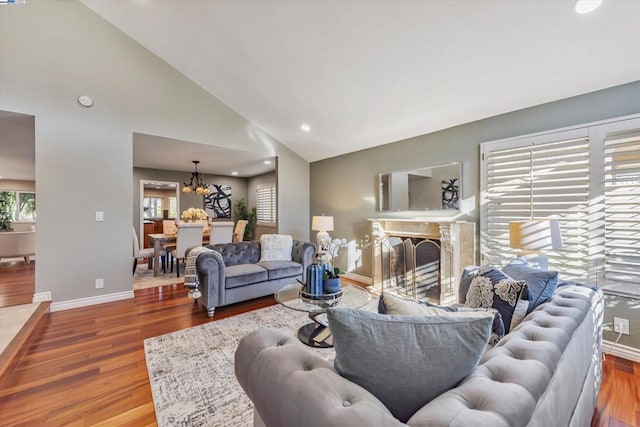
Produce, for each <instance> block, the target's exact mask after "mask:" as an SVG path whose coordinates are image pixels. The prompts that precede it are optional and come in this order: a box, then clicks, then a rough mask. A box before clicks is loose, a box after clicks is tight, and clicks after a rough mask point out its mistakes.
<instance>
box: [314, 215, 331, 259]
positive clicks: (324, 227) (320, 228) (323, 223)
mask: <svg viewBox="0 0 640 427" xmlns="http://www.w3.org/2000/svg"><path fill="white" fill-rule="evenodd" d="M311 229H312V230H313V231H317V232H318V234H317V235H316V243H317V245H318V248H317V251H318V252H324V251H326V250H327V248H328V247H329V244H330V243H331V236H329V233H327V231H333V217H332V216H324V215H322V216H314V217H313V219H312V220H311Z"/></svg>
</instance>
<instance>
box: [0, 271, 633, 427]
mask: <svg viewBox="0 0 640 427" xmlns="http://www.w3.org/2000/svg"><path fill="white" fill-rule="evenodd" d="M0 280H2V275H0ZM0 289H3V287H2V286H0ZM186 293H187V292H186V290H185V289H184V288H183V287H182V285H170V286H163V287H160V288H152V289H144V290H140V291H135V298H134V299H132V300H126V301H118V302H114V303H109V304H101V305H96V306H92V307H86V308H80V309H74V310H67V311H60V312H54V313H51V314H49V315H47V316H46V319H45V321H44V325H43V326H42V328H41V329H40V330H39V332H38V334H37V336H36V338H35V340H34V342H33V343H32V345H31V347H30V348H29V350H28V351H27V353H26V355H25V356H24V358H23V360H22V361H21V362H20V363H19V364H18V366H17V368H16V369H15V371H14V372H13V374H12V375H11V376H10V377H9V378H8V380H7V381H6V382H5V383H4V384H1V385H0V414H2V419H1V420H0V425H11V426H13V425H16V426H34V425H37V426H40V425H51V426H58V425H59V426H62V425H64V426H87V425H105V426H113V425H131V426H147V425H149V426H153V425H156V421H155V412H154V408H153V401H152V398H151V390H150V387H149V379H148V376H147V370H146V365H145V359H144V350H143V340H144V339H146V338H149V337H153V336H157V335H162V334H166V333H169V332H173V331H177V330H180V329H184V328H188V327H191V326H195V325H199V324H202V323H206V322H210V321H212V320H210V319H209V318H208V317H207V316H206V315H205V314H204V313H203V312H202V311H201V309H200V308H199V307H198V306H197V305H195V304H194V303H193V301H192V300H190V299H188V298H187V297H186ZM273 304H275V301H274V299H273V297H264V298H260V299H257V300H253V301H249V302H245V303H240V304H236V305H233V306H230V307H223V308H220V309H218V310H216V316H215V318H214V319H215V320H213V321H216V320H219V319H223V318H225V317H229V316H234V315H236V314H240V313H243V312H246V311H250V310H255V309H258V308H262V307H266V306H270V305H273ZM639 375H640V364H637V363H633V362H629V361H626V360H624V359H619V358H615V357H613V356H607V358H606V361H605V364H604V375H603V385H602V391H601V393H600V399H599V401H598V409H597V411H596V414H595V416H594V419H593V422H592V427H604V426H609V427H613V426H616V427H617V426H638V427H640V415H639V414H640V412H639V411H640V405H639V402H640V399H639V396H640V381H639Z"/></svg>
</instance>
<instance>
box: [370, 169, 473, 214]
mask: <svg viewBox="0 0 640 427" xmlns="http://www.w3.org/2000/svg"><path fill="white" fill-rule="evenodd" d="M460 176H461V167H460V163H459V162H455V163H449V164H446V165H437V166H425V167H422V168H416V169H409V170H402V171H395V172H388V173H381V174H379V175H378V188H379V191H378V211H379V212H397V211H424V210H429V211H438V210H447V211H449V210H456V211H457V210H459V207H460V206H459V204H460V195H461V191H462V189H461V187H460Z"/></svg>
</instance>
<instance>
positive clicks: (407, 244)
mask: <svg viewBox="0 0 640 427" xmlns="http://www.w3.org/2000/svg"><path fill="white" fill-rule="evenodd" d="M380 245H381V247H380V249H381V250H380V254H381V256H382V262H381V266H382V272H381V273H382V276H381V277H382V290H383V291H384V292H394V293H397V294H399V295H402V296H405V297H408V298H414V299H428V300H430V301H431V302H435V303H436V304H439V303H440V241H438V240H431V239H421V238H404V239H402V238H400V237H393V236H392V237H385V238H383V239H381V241H380Z"/></svg>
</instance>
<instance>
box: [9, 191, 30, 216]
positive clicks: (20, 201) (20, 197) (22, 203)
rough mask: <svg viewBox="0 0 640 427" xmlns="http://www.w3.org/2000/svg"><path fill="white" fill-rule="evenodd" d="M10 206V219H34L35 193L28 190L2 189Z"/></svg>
mask: <svg viewBox="0 0 640 427" xmlns="http://www.w3.org/2000/svg"><path fill="white" fill-rule="evenodd" d="M2 193H3V194H4V195H6V196H7V198H8V200H9V204H10V206H11V211H12V215H11V221H35V219H36V193H32V192H28V191H2Z"/></svg>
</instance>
